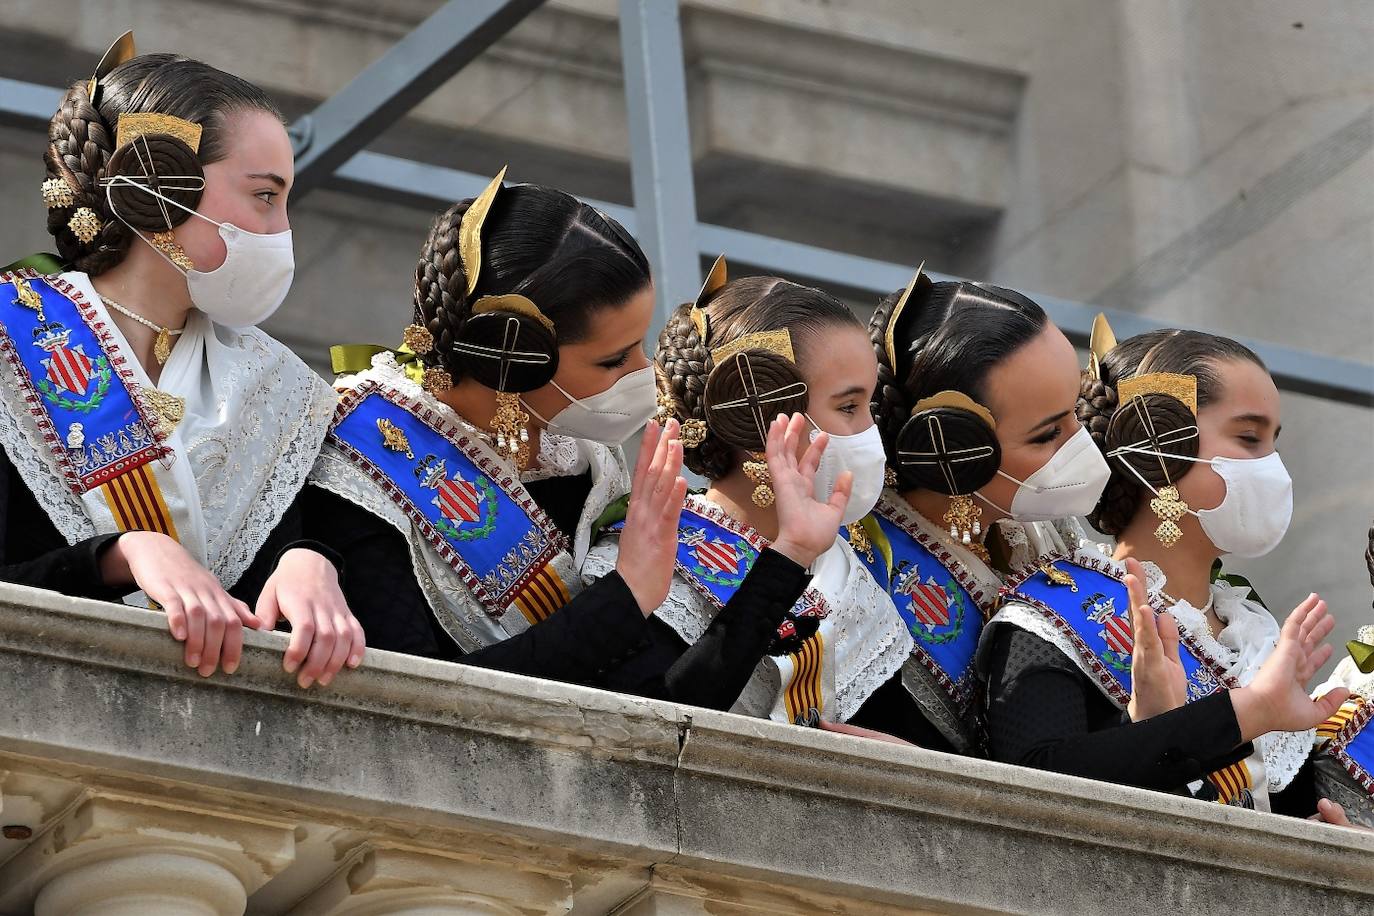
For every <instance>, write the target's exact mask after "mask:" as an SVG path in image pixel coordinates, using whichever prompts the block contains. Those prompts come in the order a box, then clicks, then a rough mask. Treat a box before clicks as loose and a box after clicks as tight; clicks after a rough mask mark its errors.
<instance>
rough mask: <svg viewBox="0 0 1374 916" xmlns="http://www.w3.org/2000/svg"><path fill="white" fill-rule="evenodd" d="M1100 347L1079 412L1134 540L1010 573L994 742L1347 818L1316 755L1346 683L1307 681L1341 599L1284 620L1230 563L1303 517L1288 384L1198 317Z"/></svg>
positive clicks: (1099, 523) (1178, 785) (1315, 602)
mask: <svg viewBox="0 0 1374 916" xmlns="http://www.w3.org/2000/svg"><path fill="white" fill-rule="evenodd" d="M1092 350H1093V354H1092V362H1091V365H1090V370H1089V372H1088V373H1087V374H1086V375H1085V377H1084V381H1083V391H1082V396H1081V398H1080V401H1079V408H1078V414H1079V418H1080V419H1081V420H1082V421H1083V423H1084V425H1085V426H1086V427H1087V429H1088V430H1089V432H1090V433H1091V435H1092V437H1093V440H1094V441H1095V442H1097V444H1098V446H1099V448H1100V449H1101V450H1102V453H1103V454H1104V455H1105V456H1106V458H1107V459H1108V461H1109V463H1110V466H1111V469H1112V476H1111V479H1110V481H1109V482H1108V484H1107V487H1106V489H1105V491H1104V493H1103V495H1102V499H1101V500H1100V501H1099V503H1098V505H1097V506H1096V507H1095V509H1094V511H1093V512H1092V513H1091V514H1090V515H1089V520H1090V521H1091V522H1092V524H1093V526H1094V527H1096V528H1097V529H1098V530H1099V531H1101V532H1103V533H1104V534H1108V535H1112V536H1114V537H1115V538H1116V545H1115V547H1114V549H1113V548H1103V547H1100V546H1099V545H1097V544H1094V543H1092V542H1087V541H1084V542H1081V543H1080V544H1079V545H1077V547H1076V549H1075V550H1074V551H1073V552H1072V553H1071V554H1070V555H1069V557H1068V558H1067V559H1066V560H1062V561H1058V562H1056V563H1054V564H1053V565H1052V566H1049V567H1046V568H1044V569H1041V570H1038V571H1032V570H1028V571H1026V573H1025V574H1023V575H1022V576H1020V577H1018V578H1017V580H1016V581H1014V582H1012V583H1011V584H1010V585H1009V589H1008V590H1009V592H1010V596H1009V599H1008V601H1007V603H1006V604H1004V605H1003V607H1002V609H1001V610H1000V611H999V612H998V614H997V616H996V618H994V620H993V621H992V623H991V624H990V625H989V628H988V631H987V632H986V633H985V634H984V637H983V640H984V647H983V648H984V650H985V658H984V662H985V665H986V670H987V672H988V679H989V683H988V727H989V733H990V737H991V748H992V753H993V756H994V757H996V758H997V759H1000V760H1006V761H1010V762H1015V763H1021V764H1025V765H1028V766H1036V767H1041V768H1044V769H1051V770H1057V771H1060V772H1067V773H1073V774H1076V775H1081V776H1089V777H1092V778H1096V779H1103V780H1109V781H1113V782H1119V783H1124V784H1127V785H1136V786H1142V787H1145V788H1153V789H1160V790H1164V791H1177V792H1188V793H1191V794H1193V795H1195V796H1197V797H1200V798H1205V799H1210V800H1215V801H1218V802H1221V803H1224V804H1233V805H1240V806H1244V807H1253V808H1257V809H1260V810H1272V811H1276V812H1282V813H1288V814H1295V815H1301V816H1304V817H1306V816H1311V815H1313V814H1317V813H1320V814H1321V816H1322V817H1324V818H1326V819H1328V820H1334V821H1337V822H1343V820H1344V816H1343V815H1341V814H1340V813H1339V811H1338V810H1337V809H1335V806H1333V805H1331V804H1330V803H1329V802H1325V803H1323V804H1322V806H1321V808H1320V812H1319V809H1318V799H1317V796H1316V794H1315V791H1314V789H1313V782H1312V772H1311V767H1310V766H1307V765H1306V763H1307V760H1308V755H1309V752H1310V750H1311V747H1312V741H1313V735H1314V733H1313V728H1314V727H1315V726H1316V725H1318V724H1319V723H1321V722H1322V721H1323V720H1325V719H1327V718H1328V717H1330V716H1331V715H1332V714H1333V713H1335V712H1336V710H1337V708H1338V707H1339V706H1340V705H1341V702H1342V701H1343V700H1344V699H1345V695H1346V691H1345V690H1343V689H1338V690H1333V691H1331V692H1330V693H1328V694H1326V695H1325V696H1323V697H1319V698H1318V699H1316V700H1314V699H1311V698H1309V697H1308V695H1307V693H1306V691H1305V689H1304V686H1305V685H1306V684H1307V683H1308V681H1309V680H1310V679H1311V677H1312V676H1313V674H1315V672H1316V670H1317V669H1318V668H1319V667H1320V666H1321V665H1322V664H1323V663H1324V662H1325V661H1326V660H1327V658H1329V657H1330V654H1331V648H1330V647H1329V646H1324V645H1322V640H1323V639H1324V638H1325V637H1326V635H1327V634H1329V633H1330V631H1331V628H1332V625H1333V623H1332V619H1331V618H1330V617H1329V616H1327V614H1326V605H1325V603H1324V602H1322V601H1321V600H1320V599H1319V598H1318V597H1317V596H1316V595H1312V596H1310V597H1309V598H1308V599H1307V600H1306V601H1304V602H1303V603H1302V604H1301V605H1299V606H1298V608H1297V609H1296V610H1295V611H1294V612H1293V613H1292V614H1291V615H1290V616H1289V617H1288V620H1287V621H1286V622H1285V623H1284V624H1283V626H1282V627H1280V626H1279V623H1278V622H1277V621H1276V620H1275V619H1274V617H1273V615H1271V614H1270V613H1269V611H1268V610H1266V609H1265V607H1264V606H1263V605H1262V604H1260V603H1259V602H1258V600H1256V599H1255V598H1254V597H1253V595H1252V594H1251V592H1250V589H1249V588H1248V587H1246V586H1244V585H1236V584H1232V582H1230V581H1228V580H1227V579H1226V578H1218V577H1215V576H1214V574H1213V572H1214V565H1216V563H1217V561H1218V560H1219V559H1220V557H1221V556H1223V555H1224V554H1232V555H1235V556H1242V557H1258V556H1263V555H1264V554H1266V553H1268V552H1269V551H1270V550H1272V549H1273V548H1274V546H1275V545H1277V544H1278V542H1279V540H1280V539H1281V538H1282V537H1283V533H1284V531H1285V529H1286V528H1287V526H1288V520H1289V517H1290V515H1291V512H1292V482H1291V480H1290V479H1289V477H1288V473H1287V472H1286V471H1285V470H1284V467H1283V462H1282V460H1281V459H1280V458H1279V455H1278V452H1277V451H1275V440H1276V438H1277V436H1278V432H1279V424H1280V417H1279V396H1278V391H1277V389H1276V388H1275V387H1274V382H1273V379H1271V378H1270V377H1269V373H1268V372H1267V371H1266V370H1265V368H1264V365H1263V364H1262V363H1261V362H1260V360H1259V358H1258V357H1257V356H1255V354H1254V353H1252V352H1251V351H1250V350H1249V349H1247V348H1246V347H1244V346H1243V345H1241V344H1239V343H1237V342H1235V341H1233V340H1229V339H1227V338H1224V337H1218V336H1216V335H1212V334H1204V333H1201V332H1197V331H1177V330H1161V331H1152V332H1149V333H1146V334H1141V335H1138V336H1136V337H1133V338H1131V339H1129V340H1126V341H1123V342H1122V343H1121V344H1119V345H1117V344H1116V343H1115V340H1114V339H1113V338H1112V336H1111V334H1110V329H1108V328H1107V327H1106V323H1105V321H1104V320H1102V319H1099V322H1098V325H1097V326H1096V327H1095V329H1094V340H1093V346H1092ZM1152 609H1153V610H1152ZM1165 610H1167V611H1168V613H1167V614H1160V615H1159V616H1158V617H1156V614H1155V611H1165Z"/></svg>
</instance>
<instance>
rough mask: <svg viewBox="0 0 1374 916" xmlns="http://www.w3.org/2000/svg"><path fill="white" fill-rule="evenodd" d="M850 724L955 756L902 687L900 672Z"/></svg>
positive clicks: (938, 731) (865, 701)
mask: <svg viewBox="0 0 1374 916" xmlns="http://www.w3.org/2000/svg"><path fill="white" fill-rule="evenodd" d="M849 724H850V725H858V726H860V727H861V728H871V729H873V730H874V731H879V732H885V733H887V734H889V735H895V736H896V737H898V738H901V739H902V740H903V741H910V742H911V743H912V744H914V745H916V746H918V747H925V748H929V749H931V750H932V751H945V752H946V753H950V754H952V753H954V752H955V751H954V745H952V744H950V743H949V739H948V738H946V737H945V736H944V734H943V733H942V732H941V731H940V730H939V729H938V728H936V727H935V725H934V723H932V722H931V721H930V720H929V719H927V718H926V717H925V713H923V712H921V707H920V705H919V704H918V703H917V702H916V698H915V697H913V696H912V695H911V693H910V692H909V691H908V690H907V689H906V687H904V686H902V672H900V671H898V672H897V673H896V674H894V675H892V677H890V678H888V679H887V680H886V681H884V682H883V685H882V686H881V687H879V688H878V689H877V690H875V691H873V695H872V696H870V697H869V698H868V699H867V700H864V704H863V705H862V706H860V707H859V711H858V712H856V713H854V715H853V716H851V717H850V719H849Z"/></svg>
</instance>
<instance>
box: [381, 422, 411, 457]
mask: <svg viewBox="0 0 1374 916" xmlns="http://www.w3.org/2000/svg"><path fill="white" fill-rule="evenodd" d="M377 431H378V432H379V433H381V434H382V445H385V446H386V447H387V448H389V449H391V450H392V451H393V452H402V453H404V454H405V456H406V458H408V459H410V460H412V461H413V460H414V459H415V453H414V452H412V451H411V450H410V440H409V439H407V438H406V434H405V430H403V429H401V427H399V426H397V425H396V424H395V423H392V422H391V421H390V420H388V419H386V418H385V417H383V418H382V419H380V420H378V421H377Z"/></svg>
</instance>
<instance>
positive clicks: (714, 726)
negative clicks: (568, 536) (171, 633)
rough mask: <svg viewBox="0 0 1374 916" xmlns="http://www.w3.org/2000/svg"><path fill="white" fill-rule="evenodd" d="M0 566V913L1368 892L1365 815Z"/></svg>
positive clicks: (1173, 903) (973, 902)
mask: <svg viewBox="0 0 1374 916" xmlns="http://www.w3.org/2000/svg"><path fill="white" fill-rule="evenodd" d="M285 642H286V641H285V638H284V637H283V636H281V635H280V634H275V633H267V634H259V633H250V634H248V637H247V644H248V645H247V648H246V650H245V654H244V661H243V664H242V666H241V668H240V670H239V672H238V673H237V674H235V675H234V676H232V677H224V676H217V677H215V678H212V679H208V680H203V679H201V678H199V677H198V676H197V675H196V674H195V673H194V672H192V671H189V670H188V669H186V668H184V667H182V666H181V665H180V663H179V659H180V653H179V651H178V648H177V646H176V644H175V643H174V642H173V641H172V640H171V639H170V637H168V636H167V634H166V632H165V628H164V622H163V620H162V618H161V616H160V615H158V614H156V613H153V612H150V611H144V610H138V609H132V608H126V607H122V606H116V605H110V604H102V603H98V602H91V601H83V600H76V599H69V598H65V597H62V596H59V595H54V594H51V593H46V592H41V591H36V590H32V589H26V588H21V587H16V586H0V824H3V838H0V914H3V916H18V914H28V913H35V914H38V916H87V914H92V916H93V914H100V916H110V914H113V916H124V914H130V916H132V914H138V916H161V914H177V916H185V914H205V916H229V914H234V916H236V914H241V913H245V912H246V913H249V914H263V916H266V914H286V913H291V914H300V916H326V914H328V916H379V914H412V916H419V914H484V916H495V914H508V916H516V914H552V913H566V912H576V913H591V914H601V913H615V914H626V916H670V914H671V916H678V914H706V913H711V914H783V913H789V914H790V913H818V912H825V913H841V914H859V913H865V914H867V913H1113V914H1119V913H1123V912H1147V911H1148V912H1154V913H1175V912H1180V913H1181V912H1187V913H1190V914H1212V913H1217V914H1233V913H1246V914H1248V916H1258V914H1266V913H1276V914H1277V913H1283V914H1290V913H1303V914H1337V913H1367V912H1370V911H1371V910H1372V909H1374V855H1371V853H1374V837H1371V836H1369V835H1366V834H1361V833H1355V832H1353V831H1347V830H1342V829H1338V828H1333V827H1327V826H1324V825H1319V824H1312V823H1307V822H1304V821H1297V820H1290V819H1285V818H1280V817H1277V816H1270V815H1263V814H1257V813H1254V812H1250V811H1241V810H1235V809H1226V808H1220V807H1218V806H1215V805H1207V804H1204V803H1201V802H1196V801H1192V800H1189V799H1184V798H1176V797H1173V796H1166V795H1159V794H1154V793H1148V792H1142V791H1137V790H1133V789H1126V788H1120V787H1116V786H1109V785H1105V784H1100V783H1094V782H1088V781H1084V780H1079V779H1074V778H1070V777H1062V776H1054V775H1050V774H1045V773H1039V772H1034V771H1029V770H1023V769H1019V768H1016V767H1008V766H1003V765H999V764H995V763H988V762H984V761H977V760H969V759H963V758H957V757H950V756H946V755H942V754H938V753H934V752H929V751H923V750H920V749H915V748H907V747H898V746H892V745H887V744H881V743H876V742H871V741H865V740H860V739H855V738H850V737H847V736H839V735H833V734H828V733H822V732H817V731H813V730H806V729H799V728H793V727H787V726H781V725H777V724H774V723H771V722H762V721H757V720H752V719H746V718H742V717H738V716H733V715H729V714H722V713H715V712H709V711H703V710H697V709H691V708H686V707H678V706H674V705H672V704H666V703H659V702H653V701H648V700H641V699H635V698H631V697H625V696H619V695H615V694H608V693H603V692H600V691H595V690H588V689H583V688H578V687H571V686H566V685H562V684H555V683H550V682H544V681H539V680H532V679H528V678H522V677H517V676H513V675H506V674H501V673H498V672H490V671H483V670H477V669H469V668H465V667H463V666H459V665H450V664H444V663H439V662H432V661H427V660H423V659H414V658H408V657H404V656H398V655H393V654H389V653H385V652H372V653H370V654H369V656H368V658H367V661H366V663H365V665H364V667H363V668H362V669H360V670H358V671H354V672H347V673H345V674H344V675H342V676H341V677H340V678H339V679H337V680H336V681H335V682H334V684H333V685H332V686H331V687H329V688H327V689H324V690H319V689H316V690H311V691H309V692H303V691H300V690H298V689H296V687H295V686H294V684H293V683H292V681H291V679H290V678H289V677H288V676H287V675H285V674H284V673H283V672H282V671H281V653H282V651H283V650H284V648H285Z"/></svg>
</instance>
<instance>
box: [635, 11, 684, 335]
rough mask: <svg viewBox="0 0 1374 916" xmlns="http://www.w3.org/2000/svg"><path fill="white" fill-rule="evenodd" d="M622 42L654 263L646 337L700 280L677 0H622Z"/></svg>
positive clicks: (644, 221)
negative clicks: (651, 316)
mask: <svg viewBox="0 0 1374 916" xmlns="http://www.w3.org/2000/svg"><path fill="white" fill-rule="evenodd" d="M620 48H621V58H622V61H623V63H622V66H623V68H624V76H625V109H626V114H627V116H628V118H627V121H628V127H629V133H630V178H631V186H632V189H633V192H634V202H635V215H636V220H635V223H636V226H637V227H638V232H637V233H636V234H637V236H638V238H639V242H640V244H641V245H642V246H643V247H644V249H645V251H646V253H647V254H648V256H649V262H650V264H652V265H653V269H654V288H655V312H654V322H653V324H652V325H651V327H650V339H651V340H652V339H654V337H655V336H656V335H657V334H658V331H659V329H660V328H662V327H663V325H664V324H665V323H667V320H668V315H669V313H670V312H671V311H672V310H673V308H675V307H676V306H677V304H678V303H680V302H685V301H687V300H690V299H691V298H692V296H693V295H694V294H695V293H696V290H697V287H698V286H699V285H700V278H699V270H698V267H697V258H696V252H697V241H696V238H695V236H696V228H697V207H696V191H695V190H694V188H693V184H692V140H691V135H690V133H689V131H688V122H687V78H686V67H685V63H684V60H683V54H682V27H681V24H680V23H679V21H678V3H677V0H620Z"/></svg>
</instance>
